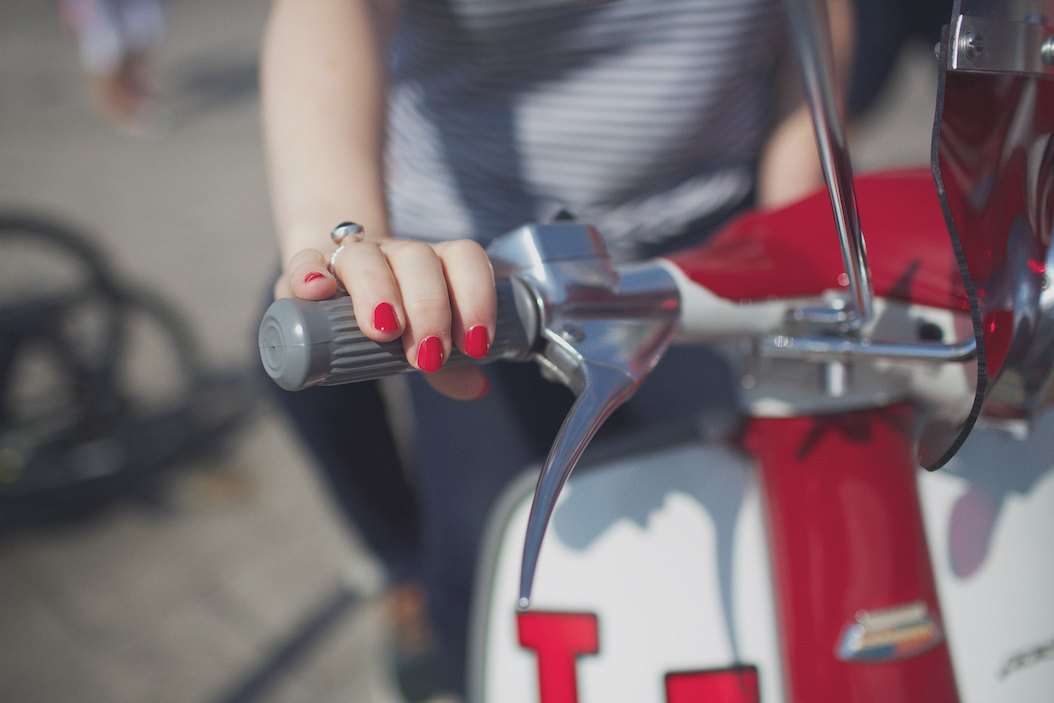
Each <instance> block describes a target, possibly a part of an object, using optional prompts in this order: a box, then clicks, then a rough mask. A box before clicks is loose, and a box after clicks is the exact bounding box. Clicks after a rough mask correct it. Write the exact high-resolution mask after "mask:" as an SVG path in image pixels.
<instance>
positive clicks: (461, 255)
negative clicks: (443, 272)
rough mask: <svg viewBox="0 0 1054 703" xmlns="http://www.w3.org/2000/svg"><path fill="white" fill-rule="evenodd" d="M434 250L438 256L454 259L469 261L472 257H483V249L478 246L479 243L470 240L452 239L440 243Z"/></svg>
mask: <svg viewBox="0 0 1054 703" xmlns="http://www.w3.org/2000/svg"><path fill="white" fill-rule="evenodd" d="M436 250H437V251H438V252H439V254H440V256H443V257H444V258H445V257H451V258H455V259H470V258H473V257H476V258H478V257H481V256H485V254H484V252H483V247H482V246H480V244H479V242H476V241H473V240H471V239H453V240H450V241H446V242H441V243H440V244H438V245H436Z"/></svg>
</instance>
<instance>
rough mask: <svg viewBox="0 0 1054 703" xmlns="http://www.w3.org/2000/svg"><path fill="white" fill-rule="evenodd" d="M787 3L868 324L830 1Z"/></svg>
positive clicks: (856, 301) (861, 315)
mask: <svg viewBox="0 0 1054 703" xmlns="http://www.w3.org/2000/svg"><path fill="white" fill-rule="evenodd" d="M785 6H786V10H787V15H788V18H789V20H790V29H791V39H792V41H793V43H794V48H795V52H796V53H797V56H798V63H799V65H800V67H801V72H802V83H803V87H804V91H805V99H806V101H807V102H808V105H809V111H810V112H811V113H812V122H813V128H814V129H815V132H816V144H817V148H818V150H819V153H820V165H821V166H822V167H823V176H824V181H825V182H826V184H827V191H828V194H829V195H830V198H831V209H832V211H833V213H834V223H835V227H836V229H837V230H838V240H839V243H840V244H841V247H842V261H843V264H844V265H845V273H846V276H847V277H848V279H849V280H848V287H849V295H850V303H851V306H852V310H851V312H852V313H854V319H853V320H852V323H853V325H854V326H856V327H859V326H861V325H863V324H866V323H867V321H868V320H870V319H871V316H872V313H873V309H872V292H871V278H870V274H869V271H868V266H867V252H866V250H865V248H864V236H863V233H862V232H861V231H860V215H859V212H858V211H857V205H856V191H855V190H854V187H853V166H852V162H851V160H850V157H849V146H848V142H847V140H846V135H845V125H844V123H843V120H842V113H841V110H840V108H839V90H838V83H837V80H836V78H835V72H834V59H833V53H834V52H833V49H832V46H831V32H830V25H829V22H828V17H827V7H826V5H825V0H785Z"/></svg>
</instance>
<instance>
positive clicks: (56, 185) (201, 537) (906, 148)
mask: <svg viewBox="0 0 1054 703" xmlns="http://www.w3.org/2000/svg"><path fill="white" fill-rule="evenodd" d="M55 4H56V3H52V2H40V0H4V2H3V3H2V4H0V208H6V207H17V208H19V209H26V208H31V209H36V210H40V211H42V212H45V213H51V214H55V215H58V216H60V217H61V218H63V219H66V220H69V221H72V222H74V223H79V224H83V225H86V226H88V227H89V228H90V229H91V230H92V231H93V232H94V233H95V234H96V235H97V237H98V241H99V242H100V243H101V244H102V245H103V246H104V247H105V249H106V250H107V252H108V253H109V254H110V256H111V258H112V261H113V263H114V265H115V267H116V269H117V270H118V271H120V272H122V273H123V274H125V275H127V276H130V277H132V278H134V279H136V280H140V281H144V282H148V283H150V284H151V285H153V286H155V287H157V288H158V289H159V290H160V292H161V293H162V294H163V295H165V296H166V297H167V298H168V299H169V300H171V301H172V302H174V303H175V304H176V305H177V306H178V307H179V308H181V309H182V310H183V311H184V312H185V313H187V315H188V316H189V317H190V319H191V320H192V321H193V323H194V325H195V328H196V331H197V333H198V335H199V337H200V338H201V340H202V342H203V344H204V346H205V348H206V350H207V351H208V352H209V355H210V358H212V359H213V360H214V361H215V362H217V363H225V364H245V363H252V359H251V355H250V351H249V346H248V342H249V340H250V334H251V328H252V324H253V320H254V318H255V311H256V305H257V304H258V301H259V300H260V295H261V292H262V290H263V286H264V285H265V282H266V279H267V278H268V276H269V272H270V271H271V269H272V268H273V267H274V265H275V247H274V244H273V237H272V231H271V225H270V215H269V210H268V206H267V200H266V187H265V179H264V172H263V163H262V156H261V152H260V148H259V130H258V120H257V114H256V105H255V98H256V88H255V80H256V77H255V63H256V44H257V40H258V36H259V32H260V30H261V26H262V23H263V20H264V15H265V12H266V9H267V6H268V3H266V2H262V1H260V0H257V1H252V0H225V1H224V2H213V1H211V0H178V1H175V2H172V3H171V5H170V7H171V15H170V25H169V39H168V43H167V45H166V49H165V52H164V55H163V56H162V57H161V58H162V60H161V79H162V80H161V86H162V94H163V101H162V107H163V111H162V114H161V117H162V118H163V119H162V124H164V125H165V129H163V130H161V131H160V132H159V133H158V134H157V135H155V136H153V137H150V138H145V139H132V138H129V137H127V136H124V135H121V134H118V133H116V132H114V131H113V130H112V129H111V128H109V126H108V125H106V124H104V123H103V122H102V121H101V120H100V119H99V118H98V117H96V116H95V114H94V113H93V112H92V111H91V110H90V109H89V105H88V99H87V95H86V93H85V88H84V84H83V82H82V81H81V79H80V76H79V74H78V69H77V63H76V56H75V52H74V49H73V45H72V42H71V41H70V39H69V37H68V36H66V33H65V32H64V30H63V28H62V27H61V26H60V24H59V21H58V18H57V17H56V15H55V7H54V6H55ZM928 57H931V55H930V54H928V53H927V51H925V50H920V51H918V52H916V54H915V55H913V60H912V61H911V64H912V65H913V66H914V67H915V68H916V69H919V68H922V69H923V70H921V71H920V70H916V71H914V72H911V71H908V72H905V71H901V73H900V77H899V78H898V80H897V84H896V87H895V90H894V91H893V94H892V95H891V97H890V98H889V99H888V100H887V101H886V103H885V105H884V107H883V108H882V109H881V110H880V111H879V112H878V113H877V114H876V115H873V116H872V118H871V119H870V120H869V121H868V123H867V124H866V125H865V126H864V127H863V128H862V129H861V130H860V131H859V133H858V134H857V135H856V136H857V144H858V147H859V148H858V151H857V156H858V162H859V163H860V164H861V165H862V166H865V167H876V166H892V165H901V164H906V163H907V164H918V163H924V162H925V161H926V159H927V156H928V141H929V121H930V119H931V113H932V90H933V87H932V80H931V79H930V78H929V76H928V74H927V71H926V70H925V66H924V64H925V63H926V61H927V60H930V61H931V60H932V59H931V58H929V59H928ZM832 246H834V242H833V241H832ZM219 468H220V471H218V472H210V473H200V472H199V473H195V474H191V475H188V476H186V477H183V478H181V479H180V480H178V481H176V482H175V484H174V486H173V490H172V492H171V496H169V500H168V504H167V505H166V506H165V507H164V509H162V510H158V509H156V508H153V507H148V506H135V505H124V506H120V507H117V508H114V509H111V510H108V511H106V512H105V513H104V514H103V515H101V516H99V517H98V518H96V519H93V520H91V521H90V522H85V523H83V524H79V525H77V526H75V527H69V528H63V529H55V530H49V531H46V532H40V531H37V532H33V533H25V534H22V535H18V536H17V537H16V538H10V539H7V540H5V541H0V701H26V702H30V701H73V700H76V701H78V702H79V703H91V702H94V701H105V702H107V703H121V702H124V701H129V702H133V701H134V702H140V701H209V700H213V699H214V697H215V696H216V695H217V694H218V693H219V692H220V691H221V690H222V689H223V688H224V687H225V686H227V685H229V684H230V683H231V682H232V681H234V680H236V679H237V678H238V676H239V675H240V674H241V673H242V672H243V671H245V670H246V669H247V668H248V667H251V666H252V665H253V664H254V663H255V662H256V661H257V660H258V658H259V657H260V656H261V655H262V654H263V653H264V652H265V651H266V650H267V647H268V644H269V642H271V641H272V639H273V638H275V637H278V636H280V635H281V634H283V633H284V632H285V631H286V630H287V628H289V627H291V626H292V625H293V623H294V622H296V621H297V619H298V618H299V617H301V615H302V614H303V613H304V612H305V611H306V610H307V609H309V608H310V607H312V606H313V605H314V604H315V603H316V602H317V601H318V600H319V599H320V598H322V597H323V596H324V595H325V594H326V593H327V592H328V591H330V590H331V589H332V588H333V587H334V585H335V584H336V583H338V581H339V579H341V578H342V577H343V576H344V575H345V574H347V573H351V574H352V575H353V577H356V578H362V579H368V578H369V576H370V574H371V573H372V572H371V570H372V565H371V564H370V562H369V561H368V559H367V558H366V557H365V556H364V555H363V553H362V552H361V550H360V549H358V548H357V547H356V546H355V545H354V544H349V543H348V540H347V539H345V534H344V532H343V531H342V529H341V528H340V526H339V525H338V524H337V523H336V521H335V519H334V517H333V514H332V512H331V510H330V509H329V507H328V505H327V504H326V502H325V499H324V497H323V496H322V495H321V493H320V491H319V488H318V486H317V485H316V484H315V482H314V480H313V477H312V475H311V474H310V473H309V471H307V470H306V467H305V462H304V459H303V457H302V456H301V455H300V454H299V453H298V451H297V449H296V447H295V445H294V444H293V442H292V440H291V438H290V437H289V435H288V433H287V432H286V431H285V430H284V429H283V428H281V427H280V425H279V423H278V422H277V420H276V419H274V418H273V417H271V416H269V415H265V417H264V419H263V420H262V421H260V422H259V423H257V424H256V425H255V426H254V427H253V429H252V430H251V431H250V432H248V433H246V434H244V435H242V436H241V437H240V438H239V441H238V442H237V445H236V450H235V451H234V453H233V454H232V455H230V456H229V460H228V461H227V462H226V463H225V465H224V466H222V467H219ZM382 639H383V632H382V629H381V627H380V625H379V622H378V613H377V608H376V607H371V608H367V609H365V611H364V612H363V613H361V615H360V616H358V617H356V618H351V619H346V620H344V621H342V623H341V625H340V626H339V628H338V630H337V632H336V633H335V634H334V636H333V637H332V638H329V639H327V640H326V641H325V642H324V645H323V646H322V647H321V648H320V650H319V651H318V653H317V654H316V655H315V656H313V657H312V658H311V659H310V660H309V661H308V662H307V663H306V665H305V666H303V667H301V668H299V669H297V670H296V671H295V672H294V674H293V675H291V676H289V677H288V678H286V679H283V681H282V683H281V685H280V686H279V687H278V689H277V690H276V691H275V692H274V694H273V695H271V696H270V697H269V698H267V699H266V700H269V701H307V700H310V701H338V700H343V701H388V700H392V697H391V694H390V692H389V691H387V689H386V687H385V685H384V683H383V682H382V681H381V679H382V678H383V677H382V676H381V674H380V668H379V666H378V656H377V651H378V647H379V643H380V642H381V641H382Z"/></svg>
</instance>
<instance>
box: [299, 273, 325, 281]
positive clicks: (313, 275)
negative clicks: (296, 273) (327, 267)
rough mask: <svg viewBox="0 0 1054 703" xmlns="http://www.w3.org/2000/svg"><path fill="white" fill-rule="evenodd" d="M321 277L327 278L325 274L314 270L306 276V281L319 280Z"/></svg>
mask: <svg viewBox="0 0 1054 703" xmlns="http://www.w3.org/2000/svg"><path fill="white" fill-rule="evenodd" d="M320 278H325V276H323V275H322V274H321V273H319V272H318V271H312V272H311V273H309V274H308V275H306V276H304V283H311V281H317V280H318V279H320Z"/></svg>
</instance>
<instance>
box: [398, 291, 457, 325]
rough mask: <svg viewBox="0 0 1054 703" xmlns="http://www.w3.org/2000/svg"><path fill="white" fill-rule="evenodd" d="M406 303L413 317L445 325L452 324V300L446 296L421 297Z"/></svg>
mask: <svg viewBox="0 0 1054 703" xmlns="http://www.w3.org/2000/svg"><path fill="white" fill-rule="evenodd" d="M404 303H405V305H406V310H407V314H408V315H409V316H410V317H411V318H416V319H418V320H425V321H428V322H431V323H432V324H439V325H443V326H449V325H450V301H449V300H448V299H446V298H438V297H431V296H428V297H419V298H414V299H413V300H408V301H404Z"/></svg>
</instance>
